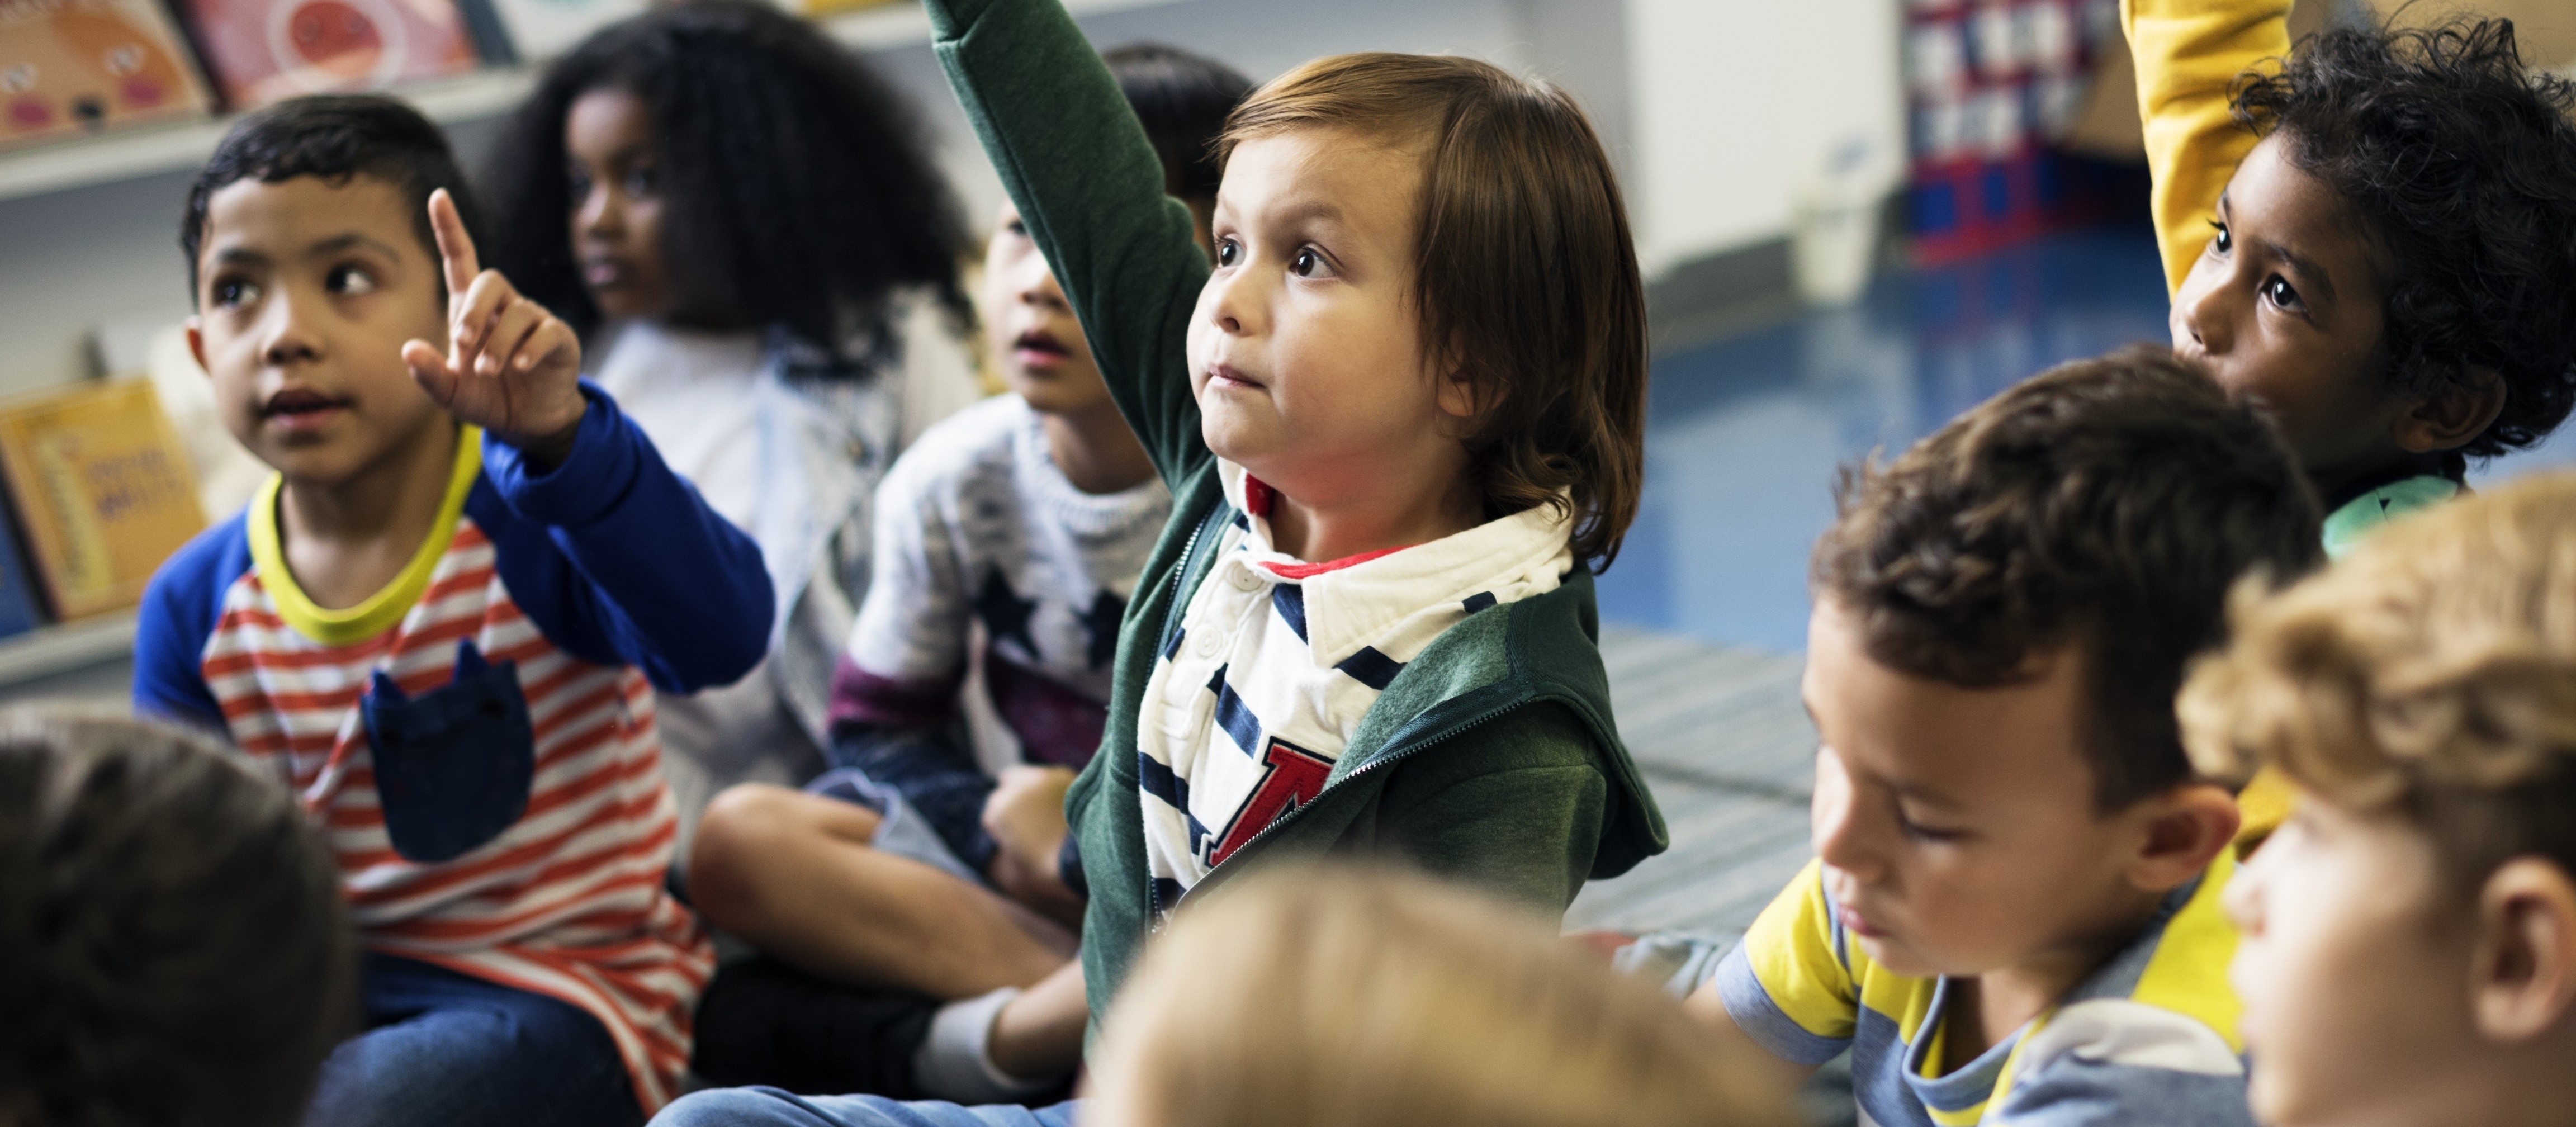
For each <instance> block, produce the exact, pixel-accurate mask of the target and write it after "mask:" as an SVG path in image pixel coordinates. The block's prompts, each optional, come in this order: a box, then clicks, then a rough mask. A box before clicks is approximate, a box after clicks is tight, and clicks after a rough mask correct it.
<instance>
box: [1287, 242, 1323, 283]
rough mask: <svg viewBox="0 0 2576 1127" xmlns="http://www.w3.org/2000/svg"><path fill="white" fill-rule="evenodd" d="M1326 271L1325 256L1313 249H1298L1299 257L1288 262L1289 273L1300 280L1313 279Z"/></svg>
mask: <svg viewBox="0 0 2576 1127" xmlns="http://www.w3.org/2000/svg"><path fill="white" fill-rule="evenodd" d="M1324 269H1325V266H1324V256H1323V255H1320V254H1317V253H1315V248H1313V247H1299V248H1297V257H1295V258H1292V259H1289V260H1288V272H1289V273H1291V274H1295V275H1296V276H1298V277H1300V278H1312V277H1314V276H1315V275H1316V274H1317V273H1320V272H1322V271H1323V270H1324Z"/></svg>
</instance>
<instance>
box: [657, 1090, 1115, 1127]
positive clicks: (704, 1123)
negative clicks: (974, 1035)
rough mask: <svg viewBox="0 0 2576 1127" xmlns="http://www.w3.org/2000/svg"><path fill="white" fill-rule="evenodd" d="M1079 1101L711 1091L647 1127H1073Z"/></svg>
mask: <svg viewBox="0 0 2576 1127" xmlns="http://www.w3.org/2000/svg"><path fill="white" fill-rule="evenodd" d="M1081 1110H1082V1101H1081V1100H1067V1101H1065V1102H1063V1103H1060V1104H1057V1105H1055V1106H1053V1107H1041V1108H1025V1107H1020V1106H1018V1105H1015V1104H994V1105H991V1106H987V1107H959V1106H957V1105H956V1104H951V1103H940V1102H938V1101H936V1100H922V1101H919V1102H914V1103H905V1102H903V1101H901V1100H889V1099H886V1098H885V1097H883V1096H793V1095H789V1094H787V1093H786V1092H782V1091H780V1090H778V1089H776V1088H715V1089H710V1090H708V1091H704V1092H699V1093H697V1094H695V1095H689V1096H682V1097H680V1100H679V1102H677V1103H674V1104H672V1105H671V1106H669V1107H666V1108H663V1109H662V1114H660V1115H657V1116H654V1117H653V1127H1073V1125H1074V1119H1075V1116H1076V1115H1077V1113H1079V1112H1080V1111H1081Z"/></svg>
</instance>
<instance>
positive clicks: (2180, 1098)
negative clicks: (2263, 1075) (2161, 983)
mask: <svg viewBox="0 0 2576 1127" xmlns="http://www.w3.org/2000/svg"><path fill="white" fill-rule="evenodd" d="M2020 1055H2021V1063H2020V1064H2019V1065H2018V1066H2017V1067H2018V1068H2019V1070H2020V1074H2019V1075H2018V1076H2015V1077H2014V1078H2013V1079H2012V1081H2011V1087H2010V1088H2009V1089H2008V1090H2007V1091H2005V1092H2003V1093H2001V1094H2000V1098H1999V1099H1998V1100H1997V1101H1996V1103H1995V1104H1993V1105H1992V1106H1990V1107H1989V1108H1988V1109H1987V1112H1986V1119H1985V1121H1986V1122H1987V1123H1992V1124H2006V1125H2010V1127H2094V1125H2100V1127H2112V1125H2114V1124H2128V1123H2189V1124H2193V1125H2194V1127H2254V1116H2253V1112H2252V1111H2251V1110H2250V1109H2248V1108H2247V1106H2246V1103H2245V1059H2244V1058H2243V1057H2242V1056H2239V1055H2238V1053H2237V1050H2236V1048H2235V1046H2233V1045H2230V1044H2229V1043H2228V1042H2227V1040H2226V1039H2225V1038H2223V1037H2220V1036H2219V1035H2218V1033H2217V1031H2215V1030H2213V1029H2211V1028H2210V1027H2208V1026H2206V1025H2203V1024H2201V1023H2200V1022H2199V1021H2197V1020H2194V1019H2192V1018H2189V1017H2185V1016H2183V1015H2182V1014H2179V1013H2176V1012H2174V1011H2171V1010H2166V1009H2163V1008H2161V1007H2157V1006H2151V1005H2147V1004H2144V1003H2140V1002H2135V1001H2131V1000H2129V999H2125V998H2100V999H2093V1000H2090V1001H2084V1002H2077V1003H2075V1004H2073V1005H2069V1006H2067V1007H2066V1008H2064V1009H2062V1010H2059V1011H2058V1012H2057V1013H2056V1015H2055V1016H2053V1017H2051V1018H2050V1019H2049V1021H2048V1023H2047V1024H2046V1025H2044V1026H2042V1027H2041V1028H2040V1029H2039V1030H2038V1032H2037V1033H2035V1034H2034V1035H2032V1037H2031V1039H2030V1040H2029V1041H2028V1042H2027V1043H2025V1044H2024V1045H2023V1046H2022V1048H2021V1054H2020Z"/></svg>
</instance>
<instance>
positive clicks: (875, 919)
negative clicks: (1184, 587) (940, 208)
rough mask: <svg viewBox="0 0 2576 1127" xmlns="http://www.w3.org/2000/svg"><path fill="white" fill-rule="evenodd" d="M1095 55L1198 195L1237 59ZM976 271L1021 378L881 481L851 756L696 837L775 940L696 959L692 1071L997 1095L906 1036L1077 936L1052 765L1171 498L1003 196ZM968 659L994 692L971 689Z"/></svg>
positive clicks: (1025, 981)
mask: <svg viewBox="0 0 2576 1127" xmlns="http://www.w3.org/2000/svg"><path fill="white" fill-rule="evenodd" d="M1102 57H1103V59H1105V60H1106V61H1107V62H1108V64H1109V69H1110V73H1112V74H1114V75H1116V76H1117V77H1118V82H1119V86H1120V89H1121V90H1122V91H1123V92H1124V94H1125V95H1126V99H1127V103H1128V105H1129V106H1131V107H1133V108H1134V110H1135V112H1136V117H1137V120H1138V121H1140V122H1141V123H1143V124H1144V126H1145V131H1146V136H1147V137H1149V138H1151V139H1152V141H1153V143H1154V149H1155V151H1156V153H1157V155H1158V156H1160V157H1161V158H1162V161H1163V171H1164V182H1165V187H1166V190H1167V191H1168V192H1169V194H1170V195H1171V196H1172V197H1173V198H1175V199H1178V200H1180V201H1181V202H1183V203H1185V204H1187V205H1189V207H1190V210H1191V213H1192V214H1193V215H1194V216H1200V217H1204V216H1205V215H1206V214H1207V213H1208V212H1209V211H1211V210H1212V209H1213V208H1214V207H1215V205H1216V179H1217V174H1216V161H1215V158H1214V156H1213V155H1211V154H1210V153H1209V152H1208V149H1209V146H1210V144H1211V143H1212V142H1214V141H1215V139H1216V135H1217V131H1218V129H1219V128H1220V127H1221V126H1222V125H1223V124H1224V123H1225V115H1226V114H1227V113H1228V112H1230V111H1232V110H1233V109H1234V107H1235V105H1236V103H1238V102H1240V101H1242V100H1243V96H1244V95H1245V94H1247V93H1249V92H1251V89H1252V84H1251V82H1250V81H1249V80H1247V79H1245V78H1243V77H1242V76H1241V75H1238V74H1235V73H1234V72H1232V71H1230V70H1228V69H1226V68H1225V67H1223V66H1222V65H1219V64H1217V63H1215V62H1212V61H1209V60H1207V59H1202V58H1199V57H1196V56H1193V55H1189V54H1187V53H1184V52H1181V51H1176V50H1173V49H1171V48H1168V47H1159V46H1152V45H1139V46H1131V47H1122V48H1118V49H1114V50H1111V51H1108V52H1106V53H1105V54H1104V55H1103V56H1102ZM1198 234H1199V237H1200V239H1201V240H1202V241H1204V240H1205V237H1206V230H1205V226H1204V221H1203V220H1202V223H1201V226H1200V228H1199V231H1198ZM983 279H984V285H983V293H982V304H983V309H984V325H985V332H986V343H987V344H988V345H989V346H990V349H991V351H992V354H993V358H994V366H995V367H996V368H998V369H999V370H1000V372H1001V375H1002V378H1003V380H1004V382H1005V383H1007V384H1008V385H1009V387H1010V388H1011V394H1008V395H1002V396H996V397H994V398H992V399H989V400H986V401H985V402H984V403H982V404H979V405H977V406H975V407H972V408H969V409H968V410H967V411H965V412H964V413H962V414H960V415H958V416H956V417H954V418H951V419H949V420H947V421H945V422H942V423H940V424H938V425H936V426H934V427H932V428H931V429H930V430H929V431H927V432H926V433H924V434H923V435H922V437H921V439H920V441H919V442H917V443H916V444H914V445H913V447H912V448H911V449H909V450H906V451H905V452H904V455H903V457H902V458H901V459H899V460H898V461H897V462H896V463H895V466H894V470H893V471H892V472H891V473H890V474H889V475H888V476H887V478H886V482H885V485H884V486H883V487H882V488H881V489H880V490H879V491H878V495H877V500H878V504H877V506H876V532H875V544H876V552H875V556H874V561H875V562H874V567H873V572H874V577H873V579H872V580H871V581H870V583H869V585H868V597H867V602H866V604H865V605H864V606H863V607H862V608H861V610H860V612H859V615H858V622H857V625H856V627H855V628H853V629H852V631H851V644H850V647H849V650H848V652H847V653H846V654H844V655H843V657H842V659H841V665H840V670H839V672H838V674H837V676H836V677H835V678H834V684H833V698H832V701H833V709H832V711H833V727H832V757H833V759H834V761H835V762H837V763H840V764H842V766H841V767H840V768H839V769H836V770H834V771H830V772H827V773H826V774H824V775H823V776H822V777H821V778H818V779H816V780H814V781H813V782H812V783H810V784H808V785H807V786H806V788H805V793H799V792H797V791H795V790H790V789H788V788H785V787H779V786H769V785H763V784H757V783H746V784H743V785H740V786H737V787H734V788H732V789H729V790H727V791H725V792H723V793H722V794H720V795H719V796H718V797H717V799H716V801H715V802H714V803H713V804H712V805H711V806H710V807H709V808H708V812H707V816H706V821H705V823H704V828H703V830H702V831H701V833H700V836H699V837H698V838H697V840H696V842H695V844H694V845H693V846H692V847H691V849H690V852H689V857H690V870H689V889H690V894H691V898H692V900H693V902H694V903H695V904H696V905H697V907H698V910H699V911H701V912H703V913H705V915H706V917H707V920H708V922H709V923H712V924H714V925H715V926H717V927H720V928H722V929H724V930H725V931H726V932H727V933H728V934H731V935H735V936H739V937H741V938H743V939H745V940H748V941H750V942H751V943H753V944H756V945H757V946H759V947H760V948H761V950H762V951H763V952H764V955H763V956H762V957H760V958H755V959H748V960H742V961H736V962H729V963H728V964H726V965H725V966H724V967H723V968H722V969H720V970H718V971H717V973H716V977H715V980H714V981H713V982H711V983H709V985H708V988H707V995H706V1000H705V1003H704V1004H703V1005H702V1006H701V1007H700V1009H699V1012H698V1041H697V1056H696V1061H695V1067H696V1071H697V1073H698V1074H699V1075H700V1076H702V1077H704V1078H706V1079H708V1080H711V1081H715V1082H718V1083H725V1084H749V1083H769V1084H777V1085H780V1086H782V1087H786V1088H790V1089H793V1090H797V1091H829V1092H847V1091H866V1092H876V1093H880V1094H886V1095H915V1094H918V1095H927V1096H939V1097H945V1098H971V1097H973V1096H976V1095H979V1094H989V1095H1003V1094H1008V1093H1007V1092H1004V1091H995V1090H989V1089H987V1088H984V1087H980V1086H977V1085H974V1084H972V1083H969V1084H967V1085H965V1086H962V1087H961V1086H959V1085H958V1084H957V1083H956V1082H955V1078H954V1077H953V1076H951V1075H950V1073H949V1072H944V1071H942V1070H941V1069H939V1067H938V1066H937V1064H936V1055H935V1049H933V1050H932V1051H933V1053H934V1056H933V1058H932V1059H931V1065H930V1067H929V1068H927V1069H916V1068H915V1067H914V1058H915V1057H916V1056H917V1055H918V1054H919V1053H920V1052H921V1051H923V1050H924V1049H925V1047H926V1046H925V1041H926V1040H927V1039H928V1038H929V1035H930V1033H931V1031H932V1030H933V1029H934V1028H936V1029H942V1030H946V1029H952V1028H955V1027H956V1026H957V1025H958V1024H959V1023H960V1022H961V1021H962V1022H965V1023H967V1024H969V1025H971V1024H972V1023H973V1021H974V1019H975V1015H977V1014H979V1013H980V1014H983V1015H985V1016H986V1017H987V1018H989V1016H990V1014H991V1013H992V1011H993V1009H994V1008H996V1007H998V1006H1000V1005H1002V1004H1004V1003H1005V1002H1006V1001H1007V1000H1008V999H1009V998H1010V997H1011V996H1012V995H1015V994H1016V993H1017V992H1018V988H1021V987H1026V986H1028V985H1031V984H1033V983H1035V982H1037V981H1039V980H1041V979H1043V978H1045V977H1046V976H1047V975H1049V974H1051V973H1053V972H1054V971H1056V970H1057V969H1058V968H1059V967H1062V966H1063V965H1065V963H1066V962H1067V961H1068V960H1069V959H1070V958H1071V957H1072V941H1071V934H1070V932H1069V931H1068V930H1066V929H1067V928H1069V927H1071V926H1073V925H1075V924H1078V923H1079V921H1080V916H1081V910H1082V902H1081V900H1080V899H1079V898H1078V897H1077V896H1076V895H1075V894H1074V893H1073V891H1072V890H1071V888H1070V887H1068V886H1067V883H1066V882H1065V881H1064V880H1063V879H1062V878H1061V877H1060V876H1059V869H1060V867H1061V866H1060V864H1059V862H1060V854H1061V850H1062V846H1063V842H1064V839H1065V823H1064V813H1063V810H1064V792H1065V788H1066V786H1067V785H1068V784H1069V783H1070V782H1071V781H1072V779H1073V774H1074V772H1075V771H1076V770H1078V769H1080V768H1081V767H1082V766H1083V765H1084V764H1086V763H1088V762H1090V760H1091V755H1092V752H1093V751H1095V750H1097V749H1098V748H1099V746H1100V733H1101V729H1102V728H1103V727H1104V726H1105V725H1106V723H1107V721H1108V718H1109V707H1108V703H1107V698H1108V696H1109V689H1110V659H1111V658H1112V657H1113V656H1114V655H1115V654H1116V653H1117V649H1118V628H1119V621H1120V619H1121V617H1122V614H1121V612H1123V611H1124V610H1125V608H1126V606H1127V600H1128V599H1129V598H1130V597H1131V596H1132V595H1134V593H1135V585H1136V573H1137V572H1138V570H1139V569H1141V568H1142V567H1143V566H1144V563H1145V557H1146V556H1147V554H1148V553H1150V552H1151V551H1152V550H1153V547H1154V542H1155V540H1156V539H1157V538H1159V537H1160V536H1161V535H1162V532H1163V524H1164V522H1165V520H1166V518H1168V517H1169V516H1170V515H1171V507H1172V499H1171V494H1170V493H1169V492H1168V491H1166V490H1165V489H1164V487H1163V482H1162V480H1161V479H1160V478H1158V477H1156V476H1155V474H1154V466H1153V463H1152V462H1150V461H1148V460H1146V457H1145V450H1144V447H1143V446H1141V445H1139V444H1138V443H1137V441H1136V435H1135V432H1134V431H1132V430H1129V429H1128V426H1127V420H1126V419H1124V418H1122V417H1121V416H1120V415H1119V414H1118V406H1117V404H1115V403H1113V402H1111V400H1110V398H1109V388H1108V386H1107V385H1106V384H1104V383H1102V382H1101V378H1100V369H1099V368H1098V367H1097V366H1096V365H1095V364H1094V363H1093V361H1092V357H1091V349H1090V347H1089V345H1087V344H1086V343H1085V342H1084V340H1083V335H1082V326H1081V324H1080V323H1078V322H1076V321H1075V320H1074V316H1073V308H1072V306H1070V305H1068V304H1067V303H1066V302H1065V298H1064V291H1063V290H1062V289H1061V288H1060V287H1059V286H1058V285H1057V283H1056V279H1055V275H1054V273H1053V272H1052V271H1050V270H1049V269H1048V267H1047V261H1046V258H1045V257H1044V256H1042V255H1040V254H1039V253H1038V249H1037V245H1036V244H1035V243H1034V242H1032V241H1031V240H1030V238H1029V233H1028V229H1027V227H1025V226H1024V225H1022V224H1021V222H1020V216H1019V212H1018V211H1017V210H1016V209H1014V208H1013V207H1012V206H1011V205H1010V204H1008V203H1005V204H1003V206H1002V209H1001V214H1000V215H999V216H997V217H996V219H995V223H994V228H993V236H992V240H991V242H990V244H989V245H988V247H987V249H986V252H985V257H984V275H983ZM978 626H980V627H981V630H980V635H981V637H980V639H978V637H977V634H978V633H979V631H977V630H976V627H978ZM970 662H980V664H981V667H982V673H983V677H982V681H983V697H984V700H982V701H969V700H968V699H967V693H968V692H969V686H970V684H971V682H970V681H969V680H968V677H967V671H968V667H969V664H970ZM970 704H989V705H990V708H991V714H992V715H994V716H996V717H998V718H999V719H1000V721H1001V722H1002V723H1001V727H1003V728H1004V729H1006V730H1007V732H1008V734H1009V736H1010V737H1012V738H1013V742H1015V743H1016V745H1017V751H1018V753H1019V755H1018V758H1019V759H1020V760H1021V763H1020V764H1018V765H1016V766H1011V767H1008V768H1006V769H1004V770H1003V771H1002V772H1001V774H1000V776H999V778H996V777H995V776H994V775H992V774H988V773H986V771H985V769H984V768H983V767H982V766H980V765H979V758H981V757H980V756H979V753H978V750H977V748H976V747H975V746H973V744H972V743H971V737H970V733H969V732H968V730H967V726H966V725H965V724H963V723H961V722H960V721H961V719H962V717H961V712H962V711H963V710H964V708H965V707H966V706H968V705H970ZM988 820H989V821H990V823H991V824H992V826H993V827H995V828H996V829H998V830H999V831H1000V832H998V833H997V832H994V829H988V828H987V822H988ZM1079 881H1080V876H1079V873H1075V874H1073V884H1075V885H1078V884H1079ZM961 918H963V919H964V920H965V921H966V924H965V926H959V924H958V922H957V921H959V920H960V919H961ZM942 1015H946V1016H944V1017H943V1016H942ZM952 1071H953V1070H952ZM978 1074H979V1070H971V1069H970V1070H967V1071H966V1073H965V1079H967V1080H969V1081H972V1080H974V1079H975V1078H976V1077H977V1075H978Z"/></svg>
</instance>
